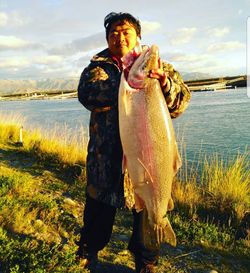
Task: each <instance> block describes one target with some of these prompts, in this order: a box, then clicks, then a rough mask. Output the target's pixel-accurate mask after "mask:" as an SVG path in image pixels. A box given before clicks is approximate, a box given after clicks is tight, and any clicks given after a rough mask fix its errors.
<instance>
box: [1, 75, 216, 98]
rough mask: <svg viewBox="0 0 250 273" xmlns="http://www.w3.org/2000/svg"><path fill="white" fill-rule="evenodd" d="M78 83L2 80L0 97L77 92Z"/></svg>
mask: <svg viewBox="0 0 250 273" xmlns="http://www.w3.org/2000/svg"><path fill="white" fill-rule="evenodd" d="M181 75H182V77H183V80H184V81H187V80H197V79H206V78H212V77H213V76H211V75H210V74H206V73H200V72H193V73H187V72H182V73H181ZM78 82H79V79H43V80H7V79H6V80H0V96H1V95H7V94H18V93H29V92H34V91H41V90H46V91H48V90H51V91H54V90H60V91H64V90H76V89H77V86H78Z"/></svg>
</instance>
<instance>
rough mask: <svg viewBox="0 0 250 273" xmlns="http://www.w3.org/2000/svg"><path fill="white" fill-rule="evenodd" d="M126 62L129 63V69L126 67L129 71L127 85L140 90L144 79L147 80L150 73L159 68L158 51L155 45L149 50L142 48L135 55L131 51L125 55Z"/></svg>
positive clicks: (144, 82)
mask: <svg viewBox="0 0 250 273" xmlns="http://www.w3.org/2000/svg"><path fill="white" fill-rule="evenodd" d="M126 60H129V61H130V63H129V64H130V67H127V68H128V69H129V73H128V76H127V82H128V84H129V85H130V86H131V87H133V88H136V89H142V88H144V87H145V84H146V81H145V79H146V78H148V75H149V73H150V71H151V70H152V69H157V68H159V61H158V60H159V49H158V47H157V46H156V45H152V46H151V47H150V48H148V47H146V48H144V49H143V50H142V52H141V53H139V54H137V55H136V54H135V53H134V52H133V51H132V52H130V53H128V54H127V55H126ZM131 60H132V65H131ZM125 65H126V64H125Z"/></svg>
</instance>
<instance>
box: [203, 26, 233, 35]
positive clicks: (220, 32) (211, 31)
mask: <svg viewBox="0 0 250 273" xmlns="http://www.w3.org/2000/svg"><path fill="white" fill-rule="evenodd" d="M229 32H230V29H229V27H223V28H210V29H208V30H207V33H208V35H210V36H212V37H214V36H215V37H222V36H224V35H226V34H228V33H229Z"/></svg>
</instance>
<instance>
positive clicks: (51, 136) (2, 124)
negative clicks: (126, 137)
mask: <svg viewBox="0 0 250 273" xmlns="http://www.w3.org/2000/svg"><path fill="white" fill-rule="evenodd" d="M21 126H23V127H24V129H25V121H24V119H23V118H22V117H21V116H13V115H12V116H11V115H10V116H0V143H1V142H2V143H5V142H12V143H13V142H18V141H19V129H20V127H21ZM79 131H80V130H79ZM81 135H82V137H81V139H80V140H79V138H78V137H77V136H76V134H75V132H72V131H70V130H69V129H67V127H65V128H64V129H61V128H60V129H59V128H56V127H55V128H54V129H53V130H52V131H50V132H47V133H46V134H43V133H42V131H41V130H39V129H37V130H33V131H31V130H24V133H23V147H22V149H24V150H25V151H28V152H32V153H36V155H38V156H39V157H41V158H43V159H44V160H47V159H53V160H57V161H58V162H60V163H61V164H62V165H63V164H84V162H85V158H86V145H87V140H86V138H84V132H83V129H81ZM185 149H186V147H185V144H184V143H183V142H182V148H181V157H182V158H183V166H182V168H181V170H180V172H179V174H178V176H177V178H176V181H175V183H174V184H173V197H174V200H175V203H176V206H177V208H179V209H180V210H181V211H182V212H183V213H185V214H186V215H188V216H189V217H190V216H191V217H192V218H196V217H199V216H201V215H207V214H212V215H213V216H212V217H214V216H216V217H218V218H220V217H225V218H226V219H227V220H230V218H235V219H241V218H242V217H243V215H244V214H245V212H246V211H248V210H250V166H249V165H250V163H249V160H248V159H249V151H247V150H246V151H245V153H243V154H238V155H237V156H236V157H232V158H228V159H227V160H225V159H223V158H222V157H221V158H220V157H219V156H218V155H216V154H215V155H212V156H210V157H208V156H206V155H205V154H204V152H203V151H202V150H201V151H199V153H198V154H197V159H198V160H196V162H197V163H194V162H195V161H193V162H190V161H188V160H187V156H186V150H185ZM216 214H217V215H216Z"/></svg>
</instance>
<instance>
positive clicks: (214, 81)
mask: <svg viewBox="0 0 250 273" xmlns="http://www.w3.org/2000/svg"><path fill="white" fill-rule="evenodd" d="M184 82H185V84H186V85H188V87H189V88H190V90H191V91H192V92H203V91H216V90H225V89H237V88H238V87H246V86H247V76H246V75H238V76H231V77H221V78H208V79H200V80H189V81H184ZM76 97H77V91H76V90H39V89H37V90H33V91H24V92H19V93H11V94H5V95H2V96H0V101H10V100H44V99H46V100H47V99H69V98H76Z"/></svg>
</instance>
